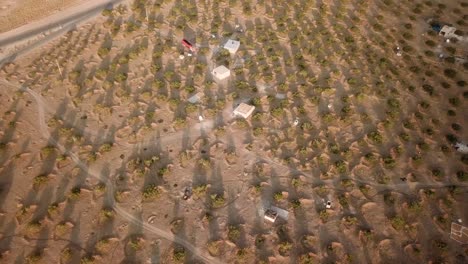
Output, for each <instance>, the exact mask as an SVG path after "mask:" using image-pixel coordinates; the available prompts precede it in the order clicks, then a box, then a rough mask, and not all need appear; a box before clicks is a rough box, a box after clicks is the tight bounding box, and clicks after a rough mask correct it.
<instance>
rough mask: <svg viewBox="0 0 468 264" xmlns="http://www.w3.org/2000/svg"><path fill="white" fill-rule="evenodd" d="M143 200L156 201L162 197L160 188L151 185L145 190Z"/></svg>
mask: <svg viewBox="0 0 468 264" xmlns="http://www.w3.org/2000/svg"><path fill="white" fill-rule="evenodd" d="M142 195H143V200H149V199H155V198H158V197H159V196H160V195H161V190H160V189H159V187H158V186H156V185H154V184H150V185H148V186H146V187H145V188H144V189H143V193H142Z"/></svg>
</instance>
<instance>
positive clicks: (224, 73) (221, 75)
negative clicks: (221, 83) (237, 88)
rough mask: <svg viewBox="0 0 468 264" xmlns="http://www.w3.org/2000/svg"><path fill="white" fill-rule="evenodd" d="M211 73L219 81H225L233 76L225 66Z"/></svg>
mask: <svg viewBox="0 0 468 264" xmlns="http://www.w3.org/2000/svg"><path fill="white" fill-rule="evenodd" d="M211 73H212V74H213V76H214V77H215V78H216V79H218V80H224V79H226V78H229V76H231V71H230V70H229V69H228V68H226V66H224V65H221V66H218V67H216V68H215V69H214V70H213V71H212V72H211Z"/></svg>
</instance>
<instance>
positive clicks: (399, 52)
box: [396, 46, 403, 57]
mask: <svg viewBox="0 0 468 264" xmlns="http://www.w3.org/2000/svg"><path fill="white" fill-rule="evenodd" d="M402 54H403V53H402V51H401V48H400V47H399V46H397V47H396V55H397V56H398V57H401V55H402Z"/></svg>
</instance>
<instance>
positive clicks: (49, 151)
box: [41, 146, 55, 156]
mask: <svg viewBox="0 0 468 264" xmlns="http://www.w3.org/2000/svg"><path fill="white" fill-rule="evenodd" d="M54 151H55V147H54V146H46V147H43V148H42V149H41V153H42V154H43V155H44V156H49V155H51V154H52V153H54Z"/></svg>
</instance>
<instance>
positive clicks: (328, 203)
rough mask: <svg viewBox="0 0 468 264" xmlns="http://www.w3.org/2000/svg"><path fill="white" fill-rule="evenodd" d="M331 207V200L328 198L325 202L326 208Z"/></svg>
mask: <svg viewBox="0 0 468 264" xmlns="http://www.w3.org/2000/svg"><path fill="white" fill-rule="evenodd" d="M331 207H332V204H331V201H330V200H327V202H326V203H325V208H327V209H330V208H331Z"/></svg>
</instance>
